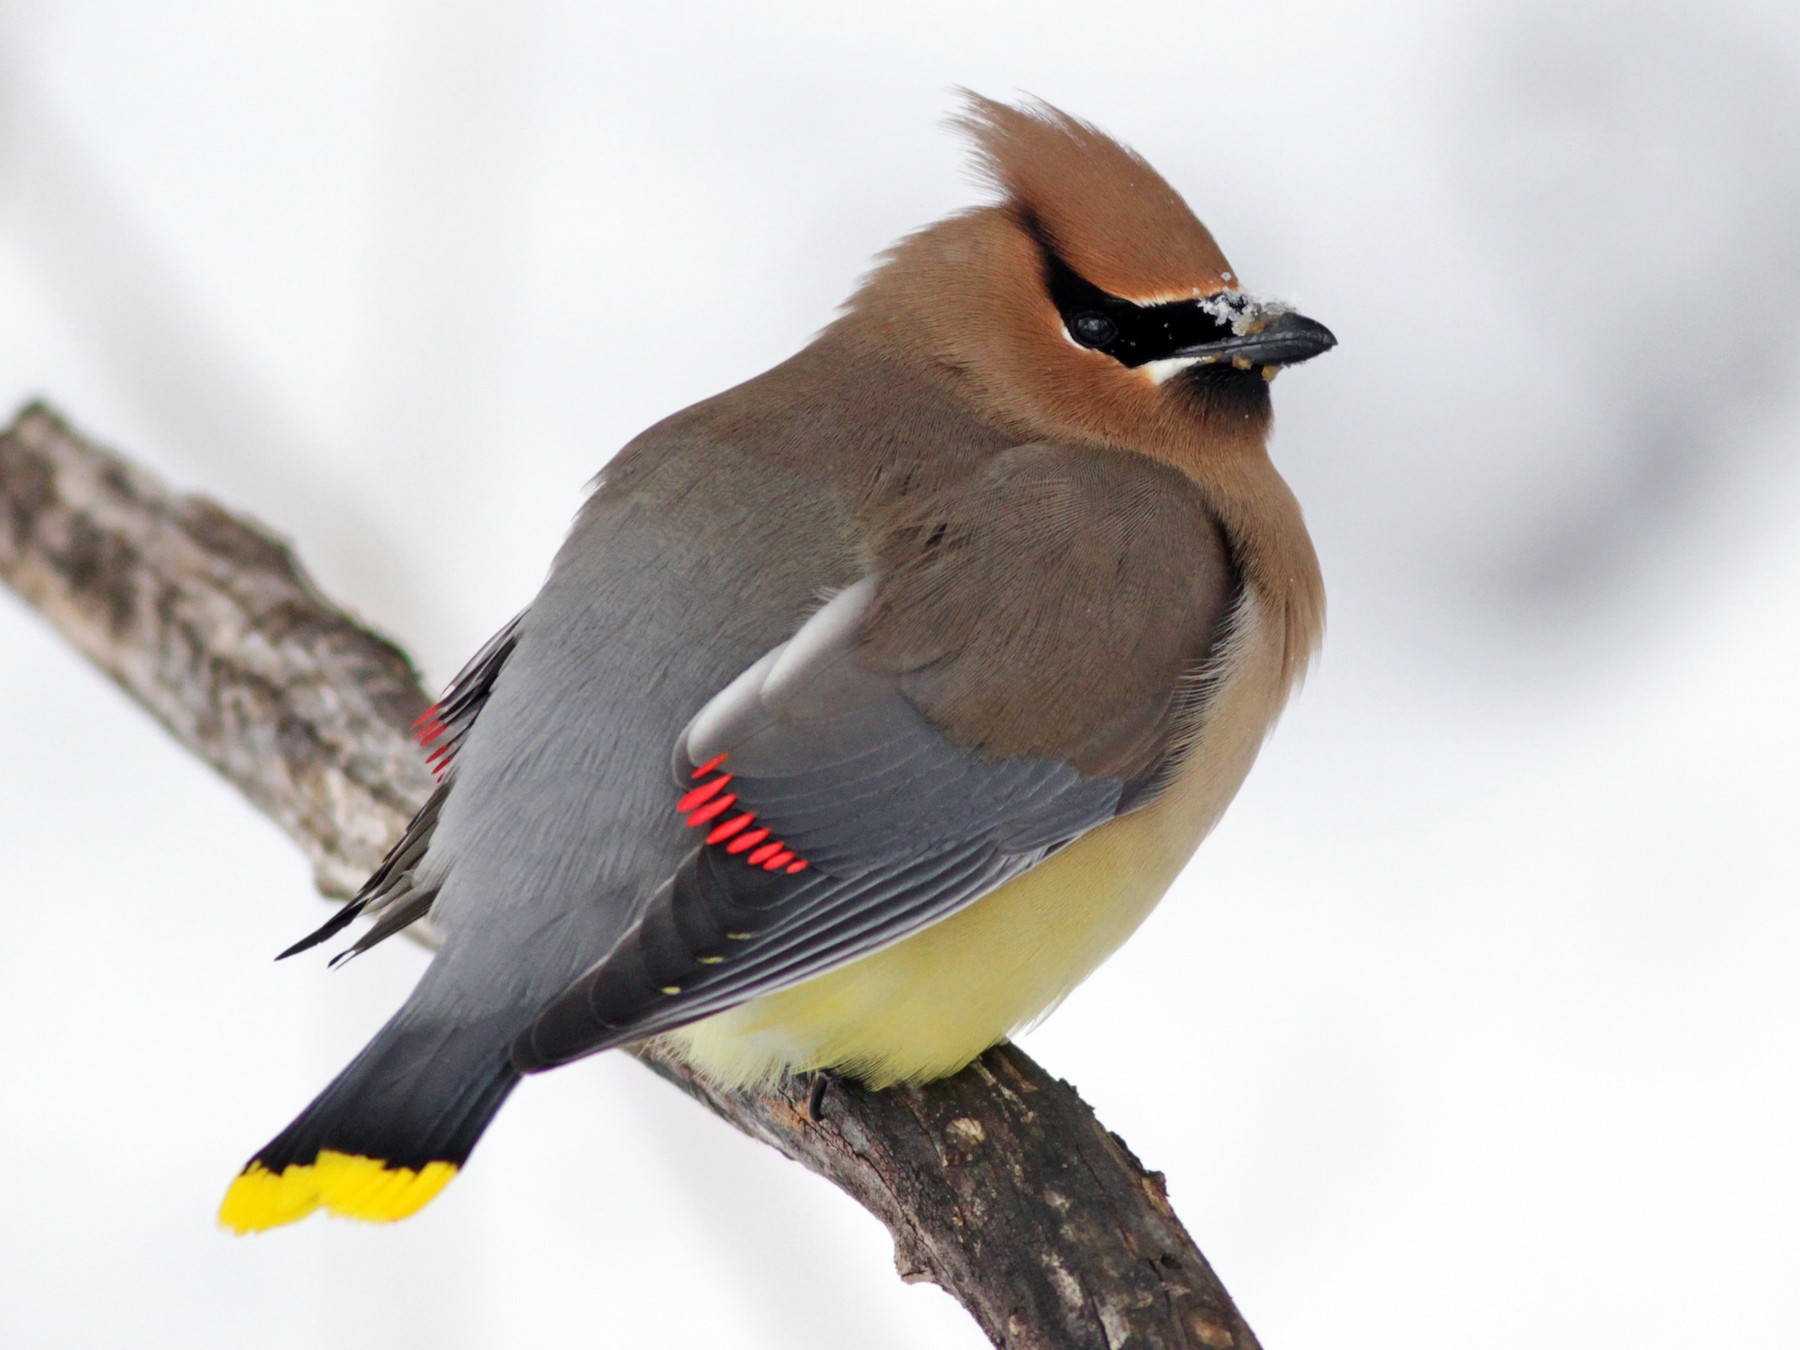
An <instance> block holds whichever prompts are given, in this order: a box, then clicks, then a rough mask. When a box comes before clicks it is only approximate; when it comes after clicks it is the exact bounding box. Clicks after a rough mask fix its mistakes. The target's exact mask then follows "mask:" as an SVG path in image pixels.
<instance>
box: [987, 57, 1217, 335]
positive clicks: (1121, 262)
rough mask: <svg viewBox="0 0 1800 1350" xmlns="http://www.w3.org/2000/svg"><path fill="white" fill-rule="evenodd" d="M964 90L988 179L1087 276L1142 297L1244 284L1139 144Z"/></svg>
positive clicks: (1032, 105) (1043, 107) (1055, 113)
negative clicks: (1137, 147) (1139, 149)
mask: <svg viewBox="0 0 1800 1350" xmlns="http://www.w3.org/2000/svg"><path fill="white" fill-rule="evenodd" d="M962 92H963V97H964V98H965V100H966V106H965V107H964V109H963V111H962V112H960V113H958V114H957V115H956V116H955V117H954V118H953V119H952V124H953V125H954V126H956V127H957V128H958V129H960V130H961V131H963V132H964V133H966V134H967V135H968V136H969V137H970V138H971V139H972V140H973V141H974V142H975V149H976V155H977V161H976V162H977V168H978V170H979V171H980V173H981V176H982V177H983V178H984V179H985V180H986V181H988V182H989V183H991V184H992V185H993V186H994V187H995V188H997V189H998V190H999V192H1000V193H1001V194H1002V196H1003V197H1004V199H1005V201H1006V203H1007V204H1008V205H1009V206H1011V207H1012V208H1013V209H1014V210H1016V211H1018V212H1019V214H1020V216H1021V217H1022V218H1023V219H1024V220H1025V221H1026V223H1027V224H1028V225H1029V226H1030V228H1032V229H1033V230H1034V231H1036V232H1038V233H1039V234H1040V235H1041V236H1042V237H1043V238H1044V240H1045V242H1046V243H1048V244H1049V245H1050V247H1052V248H1053V249H1054V250H1055V251H1056V253H1057V254H1058V255H1059V256H1060V257H1062V259H1063V260H1064V261H1065V262H1067V263H1068V264H1069V265H1070V266H1071V267H1073V268H1074V269H1075V270H1076V271H1077V272H1079V273H1081V275H1082V276H1084V277H1086V278H1087V279H1088V280H1089V281H1091V282H1093V283H1094V284H1095V285H1097V286H1100V287H1102V288H1103V289H1105V290H1107V291H1109V292H1111V293H1112V294H1114V295H1117V296H1122V297H1124V298H1125V299H1129V300H1135V301H1138V302H1139V303H1144V302H1148V301H1156V300H1173V299H1178V298H1185V297H1188V296H1201V295H1210V294H1213V293H1215V292H1217V291H1220V290H1235V289H1237V282H1236V279H1235V277H1234V276H1233V274H1232V272H1231V268H1230V264H1229V263H1227V262H1226V261H1225V255H1224V254H1222V253H1221V252H1219V246H1218V245H1217V244H1216V243H1214V242H1213V237H1212V235H1211V234H1210V233H1208V231H1207V229H1206V227H1205V226H1204V225H1202V224H1201V223H1200V221H1199V220H1198V219H1197V218H1196V217H1195V216H1194V213H1193V212H1192V211H1191V210H1189V209H1188V205H1187V203H1186V202H1184V201H1182V199H1181V195H1180V194H1179V193H1177V192H1176V191H1175V189H1174V188H1172V187H1170V186H1169V184H1168V182H1167V181H1166V180H1165V179H1164V178H1163V176H1162V175H1161V174H1159V173H1157V171H1156V170H1155V169H1153V168H1151V167H1150V165H1149V164H1148V163H1146V162H1145V161H1144V160H1143V158H1142V157H1140V156H1139V155H1138V154H1137V153H1136V152H1135V151H1133V150H1130V149H1127V148H1126V147H1125V146H1123V145H1120V144H1119V143H1118V142H1117V141H1115V140H1113V139H1112V137H1110V136H1108V135H1107V134H1106V133H1105V132H1103V131H1101V130H1100V129H1099V128H1098V127H1095V126H1093V125H1092V124H1090V123H1088V122H1083V121H1082V120H1081V119H1080V118H1076V117H1071V116H1070V115H1069V114H1068V113H1065V112H1063V111H1061V110H1060V109H1058V108H1054V107H1051V106H1050V105H1049V104H1048V103H1044V102H1042V101H1040V100H1031V101H1029V102H1027V103H1025V104H1023V105H1021V106H1018V107H1014V106H1012V105H1011V104H1006V103H999V102H996V101H995V100H993V99H989V98H984V97H982V96H981V95H980V94H976V93H972V92H970V91H968V90H964V91H962Z"/></svg>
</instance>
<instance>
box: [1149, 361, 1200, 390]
mask: <svg viewBox="0 0 1800 1350" xmlns="http://www.w3.org/2000/svg"><path fill="white" fill-rule="evenodd" d="M1199 363H1200V358H1199V357H1197V356H1165V357H1164V358H1163V359H1162V360H1160V361H1146V362H1144V364H1143V365H1141V366H1139V367H1138V371H1139V372H1140V373H1141V374H1143V375H1146V376H1148V377H1149V380H1150V383H1151V384H1161V383H1162V382H1163V381H1164V380H1167V379H1171V378H1173V377H1174V376H1176V375H1179V374H1181V372H1182V371H1184V370H1186V369H1187V368H1188V367H1189V366H1193V365H1198V364H1199Z"/></svg>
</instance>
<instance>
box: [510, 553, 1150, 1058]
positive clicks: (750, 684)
mask: <svg viewBox="0 0 1800 1350" xmlns="http://www.w3.org/2000/svg"><path fill="white" fill-rule="evenodd" d="M876 590H877V587H876V583H875V581H874V580H873V579H866V580H864V581H862V582H859V583H858V584H857V585H855V586H853V587H851V588H850V589H849V590H847V591H845V592H843V593H842V594H840V595H838V596H837V597H836V598H835V599H833V600H832V601H831V602H830V603H829V604H827V605H826V606H825V607H824V608H823V609H822V610H820V611H819V612H818V613H817V614H816V615H814V616H813V618H812V619H810V620H809V621H808V622H807V623H806V624H805V625H804V626H803V627H802V628H801V629H800V630H799V632H798V633H796V634H795V636H794V637H793V639H792V640H790V641H789V642H787V643H785V644H783V645H782V646H780V647H777V648H776V649H775V650H774V651H772V652H770V653H769V654H768V655H766V656H765V657H763V658H762V659H761V660H760V661H758V662H757V663H756V664H755V665H753V666H752V667H750V668H749V669H748V670H746V671H745V672H744V673H743V674H742V675H741V676H740V677H739V678H738V679H737V680H735V681H734V682H733V683H732V684H731V685H730V686H728V687H727V688H726V689H725V690H724V691H723V692H722V693H720V694H719V695H718V696H717V697H715V698H714V699H713V700H712V701H711V702H710V703H708V704H707V705H706V707H705V708H703V709H702V710H701V712H700V713H699V715H698V716H697V717H695V719H694V720H693V722H692V723H691V724H690V725H689V726H688V728H687V730H686V731H685V732H684V733H683V735H682V737H681V738H680V742H679V745H678V748H677V751H676V756H675V758H676V768H677V775H678V778H679V779H680V780H681V781H682V783H683V786H684V787H685V788H686V789H687V791H686V793H685V795H684V796H682V798H681V799H680V802H679V807H680V809H683V810H685V811H686V813H687V821H688V823H689V824H690V825H692V826H693V827H694V828H695V829H696V830H702V831H705V834H704V836H703V842H699V843H698V846H697V847H696V848H695V849H694V850H693V852H692V853H691V854H690V855H689V856H688V857H687V859H686V860H685V861H684V862H683V864H682V865H681V867H680V869H679V870H678V872H677V873H676V875H675V876H674V877H673V878H672V879H670V881H669V882H667V883H666V884H665V885H664V886H663V888H662V889H661V891H660V892H659V893H658V894H657V895H656V896H655V898H654V899H653V900H652V902H651V904H650V906H649V908H648V910H647V912H646V913H645V916H644V917H643V919H642V920H641V921H640V922H639V923H638V924H637V926H636V927H634V928H633V929H632V930H631V931H630V932H629V933H627V934H626V936H625V937H624V939H623V940H622V941H621V942H620V943H619V945H618V946H617V947H616V948H615V949H614V950H613V951H612V953H611V954H610V955H608V957H607V958H606V959H605V960H604V961H602V962H601V963H600V964H599V965H597V966H595V967H594V968H593V969H592V970H590V971H588V972H587V973H586V974H584V975H583V976H582V977H581V979H579V980H578V981H577V982H576V983H575V984H574V985H573V986H572V987H571V988H570V989H569V990H568V991H567V992H565V993H564V994H563V995H562V996H561V997H560V998H559V999H558V1000H557V1001H556V1002H554V1003H553V1004H551V1005H550V1007H549V1008H548V1009H547V1010H546V1011H545V1012H544V1013H543V1014H541V1015H540V1016H539V1018H538V1019H537V1021H536V1022H535V1023H534V1024H533V1025H532V1027H531V1028H530V1029H529V1030H528V1031H527V1032H526V1033H525V1035H523V1036H522V1037H520V1039H519V1040H518V1042H516V1043H515V1047H514V1062H515V1064H517V1065H518V1067H520V1068H522V1069H527V1070H534V1069H543V1068H548V1067H550V1066H552V1065H555V1064H561V1063H565V1062H567V1061H568V1060H571V1059H574V1058H578V1057H580V1056H582V1055H585V1054H590V1053H593V1052H594V1051H597V1050H603V1049H606V1048H608V1047H610V1046H613V1045H618V1044H621V1043H623V1042H626V1041H632V1040H638V1039H641V1038H643V1037H646V1036H651V1035H655V1034H658V1033H660V1032H664V1031H668V1030H671V1029H673V1028H675V1027H678V1026H681V1025H683V1024H685V1023H688V1022H692V1021H695V1020H698V1019H699V1018H702V1017H705V1016H708V1015H710V1014H712V1013H714V1012H718V1011H721V1010H723V1009H725V1008H728V1007H731V1006H733V1005H734V1004H737V1003H741V1002H744V1001H746V1000H748V999H751V998H755V997H757V996H758V995H760V994H763V993H767V992H770V991H772V990H775V989H780V988H784V987H786V986H788V985H791V984H795V983H797V982H799V981H801V980H804V979H806V978H807V977H808V976H811V975H815V974H818V973H821V972H823V971H825V970H828V969H830V968H831V967H833V966H837V965H841V964H843V963H845V962H847V961H850V960H854V959H855V958H856V957H858V956H862V955H865V954H867V953H869V952H872V951H875V950H877V949H878V948H880V947H883V946H886V945H888V944H889V943H892V942H894V941H897V940H899V939H901V938H903V937H905V936H907V935H908V934H910V933H914V932H916V931H918V930H919V929H921V928H923V927H925V926H927V925H929V924H931V923H934V922H936V921H938V920H939V919H942V918H944V917H946V916H948V915H949V914H951V913H953V912H955V911H956V910H958V909H960V908H962V907H963V906H965V905H967V904H969V903H970V902H972V901H974V900H976V899H978V898H979V897H980V896H982V895H984V894H986V893H987V892H988V891H990V890H992V889H993V888H994V887H996V886H998V885H1000V884H1001V883H1002V882H1004V881H1006V880H1008V879H1009V878H1011V877H1013V876H1016V875H1018V874H1019V873H1021V872H1023V871H1025V870H1026V869H1028V868H1030V867H1032V866H1033V865H1035V864H1036V863H1037V862H1039V861H1040V860H1041V859H1043V858H1044V857H1045V856H1046V855H1047V854H1049V853H1050V852H1051V851H1053V850H1055V849H1057V848H1059V847H1061V846H1062V845H1064V844H1066V843H1067V842H1068V841H1070V840H1072V839H1074V838H1075V837H1077V836H1078V835H1080V834H1081V833H1083V832H1084V831H1086V830H1088V829H1091V828H1093V827H1094V826H1096V825H1098V824H1101V823H1103V822H1105V821H1107V820H1110V819H1112V818H1113V817H1114V816H1115V815H1116V814H1117V813H1118V812H1119V811H1120V810H1121V809H1123V808H1124V807H1126V806H1127V805H1129V804H1130V802H1131V801H1132V799H1133V796H1134V792H1133V789H1134V787H1135V786H1137V785H1136V784H1134V783H1133V782H1130V781H1127V780H1125V779H1122V778H1119V777H1112V776H1089V775H1084V774H1082V773H1080V772H1079V771H1077V770H1076V769H1075V768H1074V767H1073V766H1072V765H1070V764H1069V763H1067V762H1066V761H1063V760H1059V759H1054V758H1048V757H1043V756H1034V755H1015V756H1006V757H992V756H989V755H988V754H986V753H984V752H983V751H982V750H981V749H979V748H976V747H974V746H970V745H964V744H958V743H956V742H954V741H952V740H951V739H950V738H949V737H947V736H946V735H945V734H944V733H943V732H942V731H940V730H939V729H938V728H937V727H936V726H934V725H933V724H932V723H931V721H930V720H928V719H927V717H926V716H925V715H924V713H923V712H922V711H921V710H920V708H919V707H918V706H917V705H916V704H915V703H914V702H913V701H912V699H911V698H909V697H908V695H907V693H906V691H905V688H904V677H903V676H902V675H901V674H900V673H897V672H889V671H883V670H878V669H875V668H872V667H871V666H870V665H869V664H868V663H867V662H866V661H865V660H864V659H862V644H861V642H860V634H861V630H862V626H863V623H864V621H865V619H866V618H867V616H868V613H869V610H870V607H871V603H872V601H873V599H874V597H875V594H876Z"/></svg>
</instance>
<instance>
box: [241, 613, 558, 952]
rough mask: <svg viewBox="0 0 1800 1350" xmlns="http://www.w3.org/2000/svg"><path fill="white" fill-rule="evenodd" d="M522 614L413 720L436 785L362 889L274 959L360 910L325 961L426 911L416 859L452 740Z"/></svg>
mask: <svg viewBox="0 0 1800 1350" xmlns="http://www.w3.org/2000/svg"><path fill="white" fill-rule="evenodd" d="M524 617H525V616H524V615H522V614H521V615H518V616H516V617H515V618H514V619H513V620H512V622H511V623H509V624H507V625H506V626H505V627H504V628H502V629H501V630H500V631H499V632H498V633H495V634H494V636H493V637H491V638H489V639H488V640H487V641H486V642H485V643H483V644H482V646H481V650H480V651H478V652H476V653H475V655H474V656H472V657H471V658H470V659H469V661H468V663H467V664H466V665H464V666H463V668H462V669H461V670H460V671H458V672H457V675H456V678H455V679H453V680H451V681H450V683H449V685H448V687H446V688H445V690H444V692H443V695H442V696H441V697H440V698H439V699H438V701H437V702H436V703H434V704H432V705H431V707H429V708H427V709H426V710H425V713H424V715H423V716H421V717H420V718H419V720H418V721H417V722H416V723H414V726H415V728H417V729H418V734H419V743H420V744H421V745H422V746H423V747H424V748H425V749H426V750H427V751H428V752H429V756H428V758H429V760H430V762H431V763H432V766H433V770H434V772H436V774H437V776H438V786H437V789H436V790H435V791H434V792H433V793H432V794H431V796H430V797H429V798H427V799H426V802H425V805H424V806H422V807H420V808H419V813H418V814H417V815H416V816H414V817H413V818H412V821H411V822H410V823H409V824H408V825H407V827H406V831H405V833H403V834H402V835H401V836H400V838H399V839H398V840H396V841H395V843H394V846H393V847H392V848H390V849H389V850H388V851H387V856H386V857H384V858H383V859H382V860H381V865H380V866H379V867H377V868H376V869H375V871H374V872H373V873H372V874H371V875H370V877H369V879H368V880H367V881H365V882H364V883H363V887H362V889H361V890H360V891H358V892H357V893H356V895H355V897H354V898H353V899H352V900H351V901H350V903H348V904H347V905H344V906H343V907H342V908H341V909H339V910H338V911H337V913H335V914H333V915H332V916H331V917H330V918H329V919H327V920H326V921H325V922H324V923H323V924H321V925H320V926H319V927H318V928H316V929H314V930H313V931H312V932H310V933H308V934H307V935H306V936H305V937H303V938H301V939H300V941H298V942H296V943H295V944H294V945H293V946H291V947H289V948H288V949H287V950H286V951H284V952H282V953H281V955H280V956H277V957H276V958H275V959H276V960H277V961H281V960H285V959H286V958H288V957H290V956H295V955H297V954H299V953H300V952H303V951H307V950H308V949H310V948H313V947H316V946H318V945H319V944H320V943H321V942H325V941H328V940H329V939H331V938H333V937H335V936H336V935H337V934H338V933H340V932H342V931H343V930H344V928H346V927H347V926H348V925H349V924H350V922H351V921H352V920H353V919H356V918H358V917H359V916H365V915H367V916H379V917H377V919H376V922H375V924H374V926H373V927H372V928H370V929H369V931H368V932H367V933H364V934H363V935H362V937H361V938H359V939H358V940H357V941H356V943H355V945H354V946H352V947H350V948H349V949H348V950H347V951H344V952H342V953H340V954H339V955H338V956H337V957H335V958H334V959H333V961H332V964H333V965H337V964H338V963H339V962H342V961H346V960H348V959H349V958H350V957H352V956H355V955H357V954H358V953H361V952H366V951H368V950H369V948H371V947H373V946H374V945H375V944H376V943H378V942H380V941H382V940H383V939H384V938H388V937H391V936H393V935H394V934H395V933H398V932H399V931H400V930H401V929H402V928H405V927H406V926H407V925H408V924H412V923H416V922H417V921H418V920H420V919H422V918H424V917H425V915H426V914H428V913H429V912H430V910H431V902H432V901H433V900H434V899H436V898H437V887H436V886H430V885H420V884H419V881H418V866H419V863H420V862H421V861H422V860H423V859H424V857H425V854H426V852H427V851H428V850H429V849H430V847H431V837H432V835H433V834H434V833H435V832H436V830H437V824H438V818H439V816H440V815H442V813H443V809H444V799H445V797H446V796H448V795H449V792H450V784H451V781H452V779H453V777H454V775H455V756H456V750H457V747H458V746H460V745H461V744H462V742H463V739H464V738H465V737H466V736H467V735H468V734H469V730H470V728H471V727H473V726H474V725H475V719H476V717H478V716H479V715H480V713H481V709H482V707H483V705H485V704H486V702H487V698H488V695H489V694H490V693H492V692H493V689H494V681H495V680H497V679H498V678H499V677H500V668H501V667H502V666H504V665H505V664H506V658H507V657H509V656H511V655H512V652H513V648H514V647H516V646H517V645H518V635H519V623H520V620H522V619H523V618H524Z"/></svg>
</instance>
